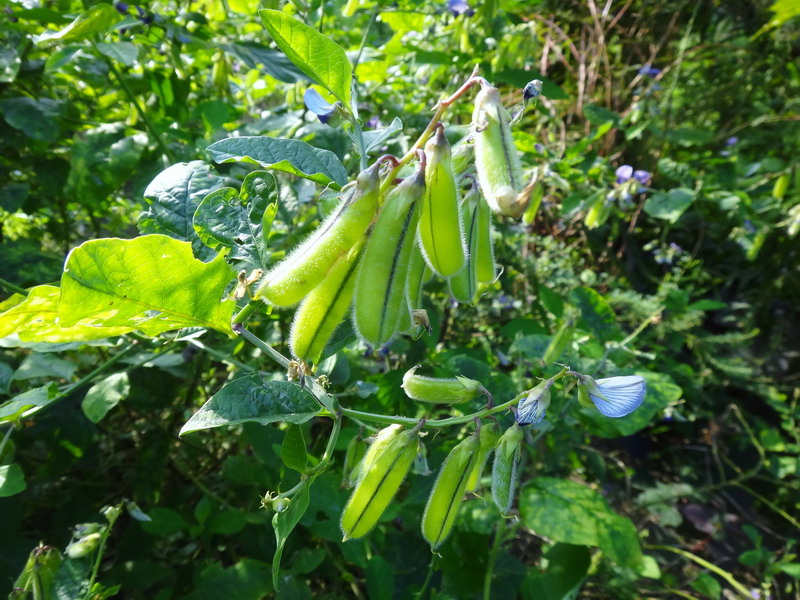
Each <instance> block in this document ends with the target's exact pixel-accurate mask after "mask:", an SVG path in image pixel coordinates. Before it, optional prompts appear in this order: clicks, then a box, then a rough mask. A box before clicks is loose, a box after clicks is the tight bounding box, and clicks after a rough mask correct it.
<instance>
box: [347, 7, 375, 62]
mask: <svg viewBox="0 0 800 600" xmlns="http://www.w3.org/2000/svg"><path fill="white" fill-rule="evenodd" d="M380 9H381V5H380V3H378V5H376V6H375V10H373V11H372V16H371V17H370V18H369V23H367V27H366V28H365V29H364V35H362V36H361V45H359V47H358V54H356V59H355V60H354V61H353V73H355V72H356V69H357V68H358V63H360V62H361V54H362V53H363V52H364V48H365V47H366V45H367V37H368V36H369V32H370V31H371V30H372V26H373V25H374V24H375V19H377V18H378V14H379V13H380Z"/></svg>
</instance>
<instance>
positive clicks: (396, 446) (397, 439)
mask: <svg viewBox="0 0 800 600" xmlns="http://www.w3.org/2000/svg"><path fill="white" fill-rule="evenodd" d="M418 446H419V437H418V435H417V430H416V429H410V430H408V431H404V430H403V426H402V425H390V426H389V427H386V428H385V429H382V430H381V431H380V432H379V433H378V436H377V437H376V438H375V441H374V442H372V445H371V446H370V447H369V450H367V453H366V455H365V456H364V460H363V461H362V464H361V473H360V475H359V477H358V483H357V484H356V489H355V490H353V494H352V495H351V496H350V499H349V500H348V501H347V504H346V505H345V507H344V511H343V512H342V522H341V526H342V533H343V534H344V541H347V540H349V539H354V538H360V537H363V536H365V535H366V534H367V533H369V531H370V529H372V528H373V527H374V526H375V524H376V523H377V522H378V519H379V518H380V516H381V515H382V514H383V511H384V510H386V507H387V506H389V503H390V502H391V501H392V498H394V495H395V494H396V493H397V490H398V489H399V488H400V484H401V483H403V480H404V479H405V477H406V474H407V473H408V471H409V469H410V468H411V465H412V464H413V463H414V458H415V457H416V456H417V447H418Z"/></svg>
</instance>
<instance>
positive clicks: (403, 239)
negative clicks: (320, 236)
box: [353, 165, 425, 347]
mask: <svg viewBox="0 0 800 600" xmlns="http://www.w3.org/2000/svg"><path fill="white" fill-rule="evenodd" d="M424 191H425V177H424V172H423V169H422V166H421V165H420V168H419V169H418V170H417V172H416V173H415V174H414V175H412V176H411V177H409V178H407V179H405V180H404V181H403V182H402V183H401V184H400V185H398V186H397V187H396V188H394V189H393V190H392V191H391V192H390V193H389V194H388V196H387V197H386V200H385V201H384V203H383V206H382V207H381V211H380V213H379V214H378V220H377V222H376V223H375V226H374V227H373V228H372V233H371V234H370V236H369V240H367V245H366V247H365V248H364V252H363V257H362V259H361V264H360V265H359V268H358V272H357V274H356V290H355V298H354V301H353V324H354V326H355V329H356V331H357V332H358V335H359V336H360V337H361V339H363V340H364V341H365V342H367V343H368V344H371V345H372V346H375V347H378V346H382V345H383V344H386V343H387V342H389V341H390V340H391V339H392V338H393V337H394V336H395V334H397V332H398V331H399V330H400V327H401V325H402V324H403V317H404V313H407V312H408V310H409V309H408V299H407V297H406V279H407V276H408V263H409V260H410V258H411V250H412V248H413V247H414V243H415V240H414V238H415V236H416V228H417V221H418V220H419V200H420V198H421V197H422V194H423V192H424Z"/></svg>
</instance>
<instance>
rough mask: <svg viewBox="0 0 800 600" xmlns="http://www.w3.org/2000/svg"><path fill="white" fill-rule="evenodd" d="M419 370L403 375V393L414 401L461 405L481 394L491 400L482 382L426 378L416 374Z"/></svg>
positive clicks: (412, 370)
mask: <svg viewBox="0 0 800 600" xmlns="http://www.w3.org/2000/svg"><path fill="white" fill-rule="evenodd" d="M417 369H419V365H417V366H416V367H412V368H410V369H409V370H408V371H406V374H405V375H403V384H402V387H403V391H404V392H405V393H406V396H408V397H409V398H412V399H413V400H419V401H421V402H431V403H433V404H460V403H462V402H469V401H470V400H472V399H474V398H477V397H478V396H480V395H481V394H483V395H485V396H486V397H487V398H489V399H491V394H490V393H489V391H488V390H487V389H486V388H485V387H483V386H482V385H481V382H480V381H475V380H474V379H468V378H467V377H460V376H457V377H455V378H453V379H441V378H437V377H424V376H422V375H417V374H416V371H417Z"/></svg>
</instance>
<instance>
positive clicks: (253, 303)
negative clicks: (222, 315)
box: [231, 300, 263, 325]
mask: <svg viewBox="0 0 800 600" xmlns="http://www.w3.org/2000/svg"><path fill="white" fill-rule="evenodd" d="M259 306H263V304H262V302H261V301H260V300H250V302H248V303H247V304H245V305H244V306H243V307H242V310H240V311H239V312H238V313H237V314H236V316H234V317H233V321H231V322H232V323H233V324H234V325H236V324H238V323H244V322H245V321H246V320H247V319H249V318H250V316H251V315H252V314H253V313H254V312H255V311H256V310H258V307H259Z"/></svg>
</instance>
